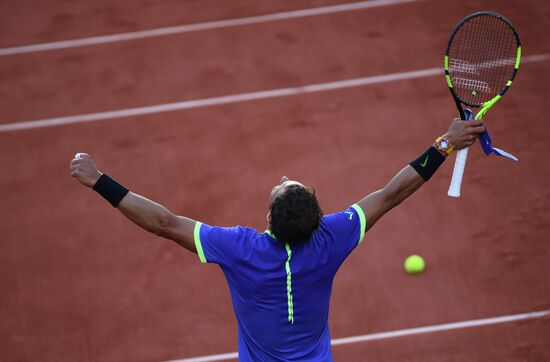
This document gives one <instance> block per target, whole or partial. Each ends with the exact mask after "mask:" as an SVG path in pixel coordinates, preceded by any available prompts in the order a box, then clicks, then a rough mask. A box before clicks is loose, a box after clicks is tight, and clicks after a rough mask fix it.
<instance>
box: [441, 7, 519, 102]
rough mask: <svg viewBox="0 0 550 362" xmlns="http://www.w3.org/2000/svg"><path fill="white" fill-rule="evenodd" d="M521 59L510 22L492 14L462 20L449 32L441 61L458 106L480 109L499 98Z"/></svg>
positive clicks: (480, 13)
mask: <svg viewBox="0 0 550 362" xmlns="http://www.w3.org/2000/svg"><path fill="white" fill-rule="evenodd" d="M520 58H521V41H520V39H519V35H518V33H517V31H516V29H515V28H514V26H513V25H512V23H511V22H510V20H508V19H507V18H505V17H504V16H502V15H500V14H497V13H494V12H478V13H474V14H470V15H468V16H466V17H465V18H464V19H462V20H461V21H460V23H459V24H458V25H457V26H456V27H455V28H454V29H453V31H452V32H451V35H450V37H449V41H448V43H447V48H446V49H445V57H444V68H445V78H446V80H447V85H448V86H449V89H450V91H451V93H452V94H453V97H454V98H455V101H457V106H458V102H460V103H462V104H465V105H467V106H470V107H480V106H483V105H484V104H486V103H488V102H490V101H491V100H493V99H495V98H497V97H502V96H503V95H504V93H506V91H507V90H508V88H509V87H510V85H511V84H512V81H513V80H514V78H515V76H516V73H517V70H518V68H519V62H520Z"/></svg>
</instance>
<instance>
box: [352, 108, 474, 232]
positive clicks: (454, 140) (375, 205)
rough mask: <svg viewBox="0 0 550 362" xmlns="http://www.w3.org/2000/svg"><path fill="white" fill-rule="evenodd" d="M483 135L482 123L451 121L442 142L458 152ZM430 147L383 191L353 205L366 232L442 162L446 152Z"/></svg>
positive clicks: (417, 186) (414, 189)
mask: <svg viewBox="0 0 550 362" xmlns="http://www.w3.org/2000/svg"><path fill="white" fill-rule="evenodd" d="M483 131H485V127H484V126H483V122H482V121H461V120H457V119H455V120H453V121H452V123H451V125H450V127H449V131H448V132H447V133H446V134H444V135H443V136H442V138H443V139H445V140H446V141H447V142H448V143H449V144H450V146H452V149H454V150H459V149H462V148H465V147H469V146H471V145H472V144H473V143H474V142H475V140H476V139H477V138H478V137H479V135H480V134H481V133H483ZM432 147H433V148H432ZM432 147H430V149H428V150H427V151H426V152H425V153H423V154H422V155H420V157H418V158H417V159H416V160H415V161H413V162H411V163H410V164H409V165H407V166H405V167H404V168H403V169H402V170H401V171H399V172H398V173H397V174H396V175H395V176H394V177H393V178H392V179H391V180H390V182H388V184H387V185H386V186H385V187H384V188H382V189H380V190H378V191H375V192H373V193H372V194H370V195H368V196H366V197H364V198H363V199H362V200H361V201H359V202H358V203H357V204H358V205H359V206H360V207H361V209H363V211H364V212H365V217H366V219H367V224H366V230H369V229H370V228H371V227H372V226H373V225H374V224H375V223H376V221H378V219H380V218H381V217H382V216H383V215H384V214H385V213H387V212H388V211H390V210H391V209H393V208H394V207H395V206H397V205H399V204H400V203H401V202H402V201H403V200H405V199H406V198H407V197H409V196H410V195H412V194H413V193H414V192H415V191H416V190H418V189H419V188H420V186H422V185H423V184H424V183H425V182H426V181H428V179H429V178H430V177H431V175H432V174H433V173H434V172H435V171H436V170H437V168H438V167H439V165H441V163H442V162H443V161H444V160H445V158H446V157H447V152H445V151H444V150H441V149H439V148H438V147H437V145H435V144H434V146H432Z"/></svg>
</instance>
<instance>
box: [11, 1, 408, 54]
mask: <svg viewBox="0 0 550 362" xmlns="http://www.w3.org/2000/svg"><path fill="white" fill-rule="evenodd" d="M414 1H418V0H371V1H361V2H356V3H347V4H339V5H332V6H324V7H318V8H312V9H303V10H292V11H285V12H280V13H274V14H266V15H258V16H250V17H246V18H237V19H227V20H216V21H208V22H204V23H197V24H187V25H179V26H170V27H165V28H157V29H150V30H142V31H136V32H131V33H121V34H112V35H103V36H95V37H90V38H82V39H72V40H64V41H57V42H52V43H43V44H32V45H23V46H16V47H11V48H3V49H0V56H6V55H13V54H21V53H32V52H41V51H47V50H54V49H64V48H73V47H81V46H87V45H97V44H105V43H114V42H119V41H128V40H135V39H143V38H151V37H155V36H164V35H170V34H181V33H190V32H194V31H201V30H210V29H219V28H227V27H232V26H241V25H249V24H258V23H264V22H268V21H276V20H286V19H294V18H304V17H308V16H315V15H323V14H333V13H339V12H344V11H353V10H362V9H367V8H373V7H378V6H385V5H394V4H402V3H409V2H414Z"/></svg>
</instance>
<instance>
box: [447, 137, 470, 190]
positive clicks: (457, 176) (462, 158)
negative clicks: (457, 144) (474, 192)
mask: <svg viewBox="0 0 550 362" xmlns="http://www.w3.org/2000/svg"><path fill="white" fill-rule="evenodd" d="M468 150H469V148H463V149H461V150H459V151H458V152H457V153H456V160H455V167H454V169H453V177H452V178H451V186H449V191H447V195H449V196H451V197H460V187H461V185H462V177H463V176H464V168H465V167H466V160H467V159H468Z"/></svg>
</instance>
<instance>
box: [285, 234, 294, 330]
mask: <svg viewBox="0 0 550 362" xmlns="http://www.w3.org/2000/svg"><path fill="white" fill-rule="evenodd" d="M285 248H286V253H287V255H288V258H287V259H286V264H285V269H286V296H287V304H288V321H289V322H290V324H294V303H293V301H292V272H291V271H290V258H291V257H292V251H291V250H290V245H289V244H288V243H286V244H285Z"/></svg>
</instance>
